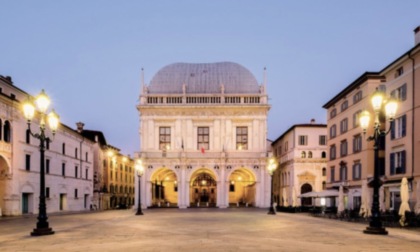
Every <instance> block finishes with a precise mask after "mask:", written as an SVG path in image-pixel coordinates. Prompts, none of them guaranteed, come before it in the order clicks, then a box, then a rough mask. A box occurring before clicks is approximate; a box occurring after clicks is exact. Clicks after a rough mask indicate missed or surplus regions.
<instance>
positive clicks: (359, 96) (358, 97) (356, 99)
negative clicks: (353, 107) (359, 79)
mask: <svg viewBox="0 0 420 252" xmlns="http://www.w3.org/2000/svg"><path fill="white" fill-rule="evenodd" d="M362 94H363V93H362V90H359V91H358V92H357V93H356V94H355V95H354V96H353V104H355V103H358V102H359V101H360V100H361V99H362Z"/></svg>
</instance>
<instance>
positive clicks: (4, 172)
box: [0, 156, 9, 211]
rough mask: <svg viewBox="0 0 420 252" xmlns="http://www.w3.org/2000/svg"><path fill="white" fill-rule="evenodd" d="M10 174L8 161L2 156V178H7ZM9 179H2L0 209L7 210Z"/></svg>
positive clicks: (0, 182)
mask: <svg viewBox="0 0 420 252" xmlns="http://www.w3.org/2000/svg"><path fill="white" fill-rule="evenodd" d="M8 173H9V165H8V164H7V162H6V160H5V159H4V158H3V157H2V156H0V178H2V177H5V176H7V174H8ZM7 181H8V180H7V179H0V209H3V211H4V209H5V208H6V205H5V202H4V197H5V196H6V195H5V192H6V182H7Z"/></svg>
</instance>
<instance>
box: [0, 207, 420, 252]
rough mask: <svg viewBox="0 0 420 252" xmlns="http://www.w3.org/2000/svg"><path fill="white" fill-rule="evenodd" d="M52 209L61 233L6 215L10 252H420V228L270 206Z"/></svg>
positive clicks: (2, 244) (0, 224) (2, 225)
mask: <svg viewBox="0 0 420 252" xmlns="http://www.w3.org/2000/svg"><path fill="white" fill-rule="evenodd" d="M134 213H135V211H133V210H118V211H105V212H90V213H84V214H71V215H52V216H50V218H49V223H50V226H51V227H52V228H53V230H54V231H55V232H56V233H55V234H54V235H50V236H43V237H31V236H30V235H29V233H30V232H31V231H32V229H33V228H34V227H35V224H36V216H32V217H30V218H28V217H20V218H1V219H0V252H3V251H60V252H66V251H83V252H85V251H123V252H129V251H182V252H185V251H404V252H409V251H420V232H419V230H406V229H401V228H387V230H388V231H389V235H388V236H376V235H367V234H363V232H362V231H363V230H364V229H365V224H360V223H348V222H343V221H339V220H330V219H323V218H315V217H311V216H308V215H306V214H287V213H277V215H267V210H265V209H255V208H248V209H235V208H233V209H214V208H213V209H183V210H180V209H153V210H145V211H144V213H145V215H142V216H136V215H134Z"/></svg>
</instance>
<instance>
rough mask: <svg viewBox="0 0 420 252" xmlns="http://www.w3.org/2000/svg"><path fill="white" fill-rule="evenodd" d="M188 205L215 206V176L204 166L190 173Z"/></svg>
mask: <svg viewBox="0 0 420 252" xmlns="http://www.w3.org/2000/svg"><path fill="white" fill-rule="evenodd" d="M189 196H190V197H189V199H190V205H191V206H193V207H215V206H216V204H217V178H216V176H215V174H214V173H213V172H212V171H211V170H209V169H206V168H201V169H198V170H196V171H194V173H193V174H192V175H191V179H190V195H189Z"/></svg>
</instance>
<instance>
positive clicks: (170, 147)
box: [135, 62, 271, 208]
mask: <svg viewBox="0 0 420 252" xmlns="http://www.w3.org/2000/svg"><path fill="white" fill-rule="evenodd" d="M267 101H268V97H267V94H266V92H265V80H264V83H262V84H261V85H260V84H258V82H257V80H256V78H255V77H254V76H253V75H252V73H251V72H250V71H249V70H247V69H246V68H244V67H243V66H241V65H239V64H236V63H232V62H220V63H208V64H207V63H205V64H188V63H175V64H171V65H168V66H165V67H163V68H162V69H161V70H159V71H158V72H157V73H156V74H155V75H154V77H153V78H152V80H151V82H150V84H149V85H146V84H145V83H144V77H142V90H141V94H140V103H139V104H138V106H137V109H138V111H139V117H140V128H139V134H140V153H139V158H140V159H141V161H142V164H143V166H144V169H145V172H144V175H143V176H142V177H141V180H142V181H141V194H142V195H141V199H142V207H153V206H162V207H163V206H175V207H179V208H186V207H212V206H213V207H220V208H225V207H228V206H254V207H267V206H269V204H270V203H269V202H270V183H271V180H270V176H269V174H268V172H267V171H266V165H267V163H268V159H269V156H270V155H271V154H270V153H269V150H268V148H267V140H266V139H267V114H268V111H269V109H270V105H269V104H268V102H267ZM137 182H138V181H137V176H136V185H137ZM137 193H138V190H136V194H137ZM135 198H136V201H137V199H138V195H136V197H135ZM137 204H138V202H136V205H137Z"/></svg>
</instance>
